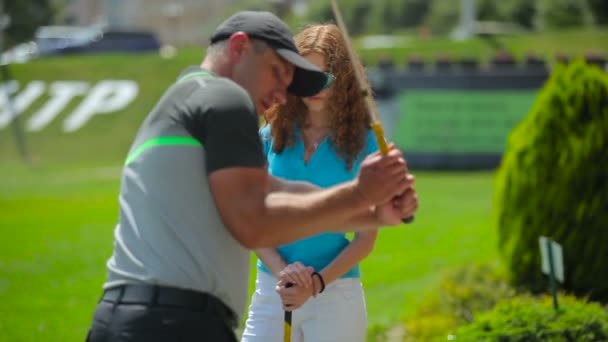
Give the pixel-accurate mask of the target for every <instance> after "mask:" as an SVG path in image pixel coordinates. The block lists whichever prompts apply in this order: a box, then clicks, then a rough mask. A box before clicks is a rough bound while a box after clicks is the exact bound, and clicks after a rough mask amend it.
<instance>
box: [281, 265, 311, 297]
mask: <svg viewBox="0 0 608 342" xmlns="http://www.w3.org/2000/svg"><path fill="white" fill-rule="evenodd" d="M314 271H315V270H314V268H312V267H310V266H308V267H307V266H304V264H302V263H301V262H299V261H296V262H294V263H293V264H289V265H287V266H285V268H284V269H283V270H282V271H281V272H279V282H278V284H280V285H281V286H285V285H286V284H287V283H292V284H293V285H297V286H301V287H303V288H306V289H309V288H310V287H311V286H312V278H311V275H312V272H314ZM309 292H310V290H309Z"/></svg>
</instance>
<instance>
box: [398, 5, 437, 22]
mask: <svg viewBox="0 0 608 342" xmlns="http://www.w3.org/2000/svg"><path fill="white" fill-rule="evenodd" d="M430 8H431V1H428V0H399V1H398V3H397V7H396V8H395V12H396V14H397V15H398V22H399V27H402V28H410V27H417V26H420V25H421V24H422V22H423V20H424V17H426V15H427V14H428V12H429V9H430Z"/></svg>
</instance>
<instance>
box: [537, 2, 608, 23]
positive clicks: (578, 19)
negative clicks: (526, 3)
mask: <svg viewBox="0 0 608 342" xmlns="http://www.w3.org/2000/svg"><path fill="white" fill-rule="evenodd" d="M604 2H605V1H604ZM536 5H537V8H536V9H537V12H536V15H537V17H536V27H538V28H540V29H545V28H566V27H576V26H582V25H585V24H591V22H590V19H591V17H590V13H589V8H588V7H587V3H586V2H584V1H581V0H537V1H536Z"/></svg>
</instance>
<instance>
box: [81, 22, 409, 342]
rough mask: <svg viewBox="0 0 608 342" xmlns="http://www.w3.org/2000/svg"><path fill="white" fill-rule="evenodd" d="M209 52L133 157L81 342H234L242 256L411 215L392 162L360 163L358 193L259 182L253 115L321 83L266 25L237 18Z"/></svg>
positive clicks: (163, 102) (159, 112)
mask: <svg viewBox="0 0 608 342" xmlns="http://www.w3.org/2000/svg"><path fill="white" fill-rule="evenodd" d="M211 43H212V44H211V46H210V47H209V49H208V51H207V55H206V56H205V59H204V61H203V63H202V64H201V66H200V67H191V68H188V69H186V70H185V71H184V72H183V73H182V74H181V75H180V76H179V77H178V80H177V81H176V82H175V84H173V85H172V86H171V87H169V89H168V90H167V92H166V93H165V94H164V96H163V97H162V98H161V99H160V101H159V102H158V104H157V105H156V107H155V108H154V109H153V110H152V112H151V113H150V114H149V115H148V117H147V118H146V119H145V121H144V122H143V124H142V126H141V128H140V130H139V132H138V134H137V136H136V138H135V141H134V142H133V144H132V148H131V150H130V152H129V154H128V157H127V160H126V162H125V165H124V170H123V175H122V182H121V190H120V196H119V204H120V216H119V222H118V225H117V226H116V229H115V234H114V235H115V240H114V251H113V254H112V256H111V258H110V259H109V261H108V263H107V268H108V278H107V281H106V283H105V284H104V286H103V288H104V294H103V296H102V299H101V301H100V302H99V304H98V305H97V308H96V310H95V313H94V318H93V322H92V326H91V329H90V330H89V334H88V337H87V341H92V342H99V341H147V342H150V341H235V340H236V338H235V335H234V332H233V330H234V328H236V326H237V324H238V322H239V321H240V318H241V315H242V313H243V312H244V308H245V305H246V302H247V295H248V293H247V288H248V277H249V249H251V248H258V247H262V246H277V245H280V244H283V243H287V242H291V241H294V240H297V239H301V238H304V237H307V236H311V235H315V234H318V233H321V232H324V231H357V230H364V229H370V228H375V227H377V226H379V225H397V224H399V223H400V222H401V217H408V216H411V215H412V214H413V212H414V211H415V210H416V208H417V199H416V194H415V192H414V190H413V177H412V176H410V175H409V174H408V172H407V168H406V166H405V162H404V160H403V159H402V158H401V154H400V153H399V151H397V150H392V151H391V153H389V155H387V156H381V155H379V154H376V155H372V156H369V157H368V158H367V159H366V160H365V161H364V162H363V164H362V167H361V171H360V174H359V177H358V178H357V179H356V180H355V181H352V182H349V183H344V184H342V185H340V186H336V187H333V188H330V189H325V190H319V189H316V188H314V187H313V186H312V185H309V184H306V183H292V182H287V181H282V180H279V179H276V178H273V177H272V176H269V175H268V173H267V171H266V167H265V158H264V155H263V152H262V148H261V143H260V140H259V136H258V133H257V132H258V116H257V113H263V112H264V111H265V110H267V109H268V108H269V107H270V106H272V105H274V104H276V103H282V102H284V101H285V97H286V93H287V92H290V93H292V94H295V95H297V96H312V95H314V94H316V93H317V92H318V91H319V90H320V89H321V88H322V87H323V85H324V83H325V81H326V79H325V75H324V74H323V73H322V72H321V71H320V70H319V69H318V68H316V67H315V66H314V65H312V64H310V63H308V62H307V61H306V60H305V59H304V58H302V57H301V56H300V55H299V54H298V52H297V49H296V47H295V44H294V43H293V40H292V34H291V32H289V29H288V28H287V26H286V25H285V24H284V23H283V22H281V21H280V20H279V19H278V18H277V17H275V16H274V15H272V14H270V13H267V12H239V13H237V14H236V15H234V16H232V17H231V18H229V19H228V20H226V21H225V22H224V23H223V24H222V25H221V26H220V27H218V29H217V31H216V32H215V34H214V35H213V36H212V39H211ZM399 195H400V196H399ZM396 196H397V197H396Z"/></svg>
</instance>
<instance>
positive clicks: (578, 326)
mask: <svg viewBox="0 0 608 342" xmlns="http://www.w3.org/2000/svg"><path fill="white" fill-rule="evenodd" d="M560 302H561V307H560V309H559V311H558V312H555V311H554V309H553V299H552V298H551V297H549V296H545V297H543V298H541V299H540V300H539V299H534V298H531V297H517V298H514V299H511V300H507V301H504V302H501V303H499V304H497V305H496V306H495V307H494V309H493V310H491V311H489V312H487V313H484V314H481V315H479V317H478V318H477V319H476V320H475V322H474V323H472V324H470V325H467V326H463V327H461V328H459V329H458V330H457V331H456V333H455V340H456V341H467V342H468V341H480V342H483V341H488V342H489V341H492V342H494V341H499V342H524V341H526V342H536V341H539V342H540V341H553V342H566V341H568V342H569V341H572V342H591V341H607V340H608V312H607V311H606V309H605V308H602V307H601V306H600V305H599V304H597V303H588V302H586V301H585V300H580V299H577V298H576V297H573V296H562V297H560Z"/></svg>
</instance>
